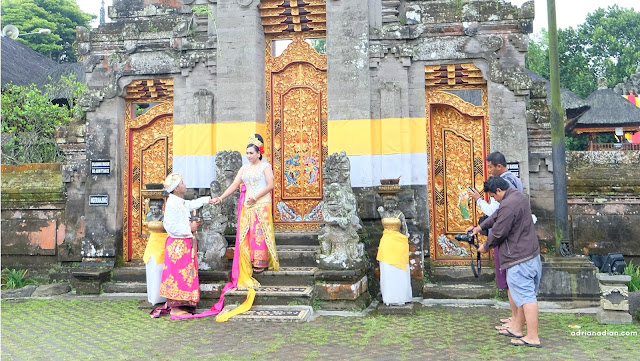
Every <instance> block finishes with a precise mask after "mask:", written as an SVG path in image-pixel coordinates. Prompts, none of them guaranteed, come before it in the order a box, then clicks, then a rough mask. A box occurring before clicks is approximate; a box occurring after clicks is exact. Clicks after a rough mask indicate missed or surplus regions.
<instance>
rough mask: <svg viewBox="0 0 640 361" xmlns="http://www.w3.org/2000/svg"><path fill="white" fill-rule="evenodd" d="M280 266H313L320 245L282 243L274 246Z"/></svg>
mask: <svg viewBox="0 0 640 361" xmlns="http://www.w3.org/2000/svg"><path fill="white" fill-rule="evenodd" d="M276 248H277V250H278V258H279V259H280V266H281V267H315V266H316V265H317V263H316V258H315V257H316V254H317V253H318V251H319V250H320V246H298V245H282V246H277V247H276Z"/></svg>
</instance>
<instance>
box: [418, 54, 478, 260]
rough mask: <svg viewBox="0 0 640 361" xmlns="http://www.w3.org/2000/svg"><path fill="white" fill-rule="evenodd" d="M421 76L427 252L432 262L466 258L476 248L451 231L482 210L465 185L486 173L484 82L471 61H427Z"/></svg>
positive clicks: (462, 227) (459, 230) (471, 222)
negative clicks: (423, 84)
mask: <svg viewBox="0 0 640 361" xmlns="http://www.w3.org/2000/svg"><path fill="white" fill-rule="evenodd" d="M425 80H426V91H425V99H426V103H425V104H426V120H427V149H428V153H429V164H428V170H429V186H428V194H429V211H430V225H431V227H430V247H429V248H430V258H431V261H432V262H433V263H434V264H436V265H461V264H468V263H469V260H470V258H471V257H474V258H475V256H476V255H475V249H474V248H473V247H472V248H471V249H470V248H469V245H468V244H467V243H463V242H460V243H459V242H458V241H456V240H455V238H454V236H455V235H456V234H463V233H464V232H465V229H466V228H467V227H469V226H471V225H475V224H477V220H478V218H479V217H480V216H481V215H482V212H481V211H480V209H479V208H477V207H476V205H475V202H473V199H472V198H470V197H469V196H468V193H467V186H471V187H474V188H476V189H477V190H479V191H482V189H483V183H484V180H485V174H487V172H486V169H485V165H484V164H485V163H484V158H485V157H486V155H487V152H488V148H489V137H488V127H489V121H488V103H487V90H486V82H485V80H484V79H483V78H482V73H481V72H480V70H479V69H478V68H476V67H475V66H473V65H471V64H457V65H442V66H440V65H436V66H427V67H425ZM482 238H484V237H482ZM482 241H484V239H482Z"/></svg>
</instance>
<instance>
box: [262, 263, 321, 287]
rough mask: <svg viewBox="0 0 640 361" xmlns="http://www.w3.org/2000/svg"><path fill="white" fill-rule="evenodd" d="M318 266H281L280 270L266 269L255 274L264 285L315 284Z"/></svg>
mask: <svg viewBox="0 0 640 361" xmlns="http://www.w3.org/2000/svg"><path fill="white" fill-rule="evenodd" d="M317 270H318V268H317V267H280V271H278V272H276V271H264V272H262V273H260V274H255V273H254V274H253V277H254V278H255V279H256V280H258V282H260V285H262V286H276V285H279V286H313V285H314V284H315V279H314V277H313V275H314V273H315V272H316V271H317Z"/></svg>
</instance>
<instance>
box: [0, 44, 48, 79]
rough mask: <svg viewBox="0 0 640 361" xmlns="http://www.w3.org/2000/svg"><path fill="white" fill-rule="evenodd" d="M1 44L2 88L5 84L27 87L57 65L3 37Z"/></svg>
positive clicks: (28, 48) (26, 47)
mask: <svg viewBox="0 0 640 361" xmlns="http://www.w3.org/2000/svg"><path fill="white" fill-rule="evenodd" d="M0 43H1V44H2V59H1V60H2V69H1V70H2V75H1V76H0V78H1V80H2V88H4V87H5V86H6V85H7V84H9V83H12V84H15V85H23V86H24V85H29V84H31V83H37V82H38V81H39V79H40V78H41V77H43V76H44V75H45V74H47V73H48V72H49V71H51V70H52V69H53V68H55V67H56V66H57V65H58V64H57V63H56V62H55V61H53V60H51V59H49V58H47V57H46V56H44V55H42V54H40V53H38V52H37V51H34V50H32V49H31V48H30V47H28V46H26V45H24V44H22V43H21V42H19V41H17V40H14V39H11V38H9V37H7V36H3V37H2V40H1V41H0Z"/></svg>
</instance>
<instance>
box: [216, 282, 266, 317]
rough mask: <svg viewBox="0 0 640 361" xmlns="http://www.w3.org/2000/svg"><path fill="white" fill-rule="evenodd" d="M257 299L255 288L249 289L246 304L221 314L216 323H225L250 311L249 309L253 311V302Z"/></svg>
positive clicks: (243, 303)
mask: <svg viewBox="0 0 640 361" xmlns="http://www.w3.org/2000/svg"><path fill="white" fill-rule="evenodd" d="M255 298H256V290H254V289H253V288H249V289H248V293H247V299H246V300H244V302H242V304H241V305H240V306H238V307H236V308H234V309H233V310H230V311H228V312H225V313H221V314H219V315H218V317H216V321H217V322H225V321H227V320H228V319H230V318H231V317H233V316H236V315H239V314H241V313H245V312H247V311H249V309H251V306H252V305H253V300H254V299H255Z"/></svg>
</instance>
